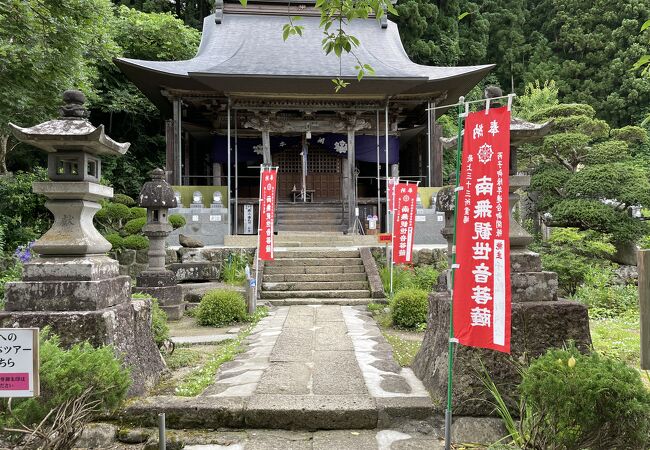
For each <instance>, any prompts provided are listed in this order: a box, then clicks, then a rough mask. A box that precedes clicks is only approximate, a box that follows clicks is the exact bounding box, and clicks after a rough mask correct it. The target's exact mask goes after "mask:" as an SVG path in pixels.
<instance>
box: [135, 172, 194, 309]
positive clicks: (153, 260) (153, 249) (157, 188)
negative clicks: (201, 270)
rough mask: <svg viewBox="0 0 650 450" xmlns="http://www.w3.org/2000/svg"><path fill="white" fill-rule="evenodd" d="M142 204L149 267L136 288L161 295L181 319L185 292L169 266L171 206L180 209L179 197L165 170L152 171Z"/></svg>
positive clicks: (166, 304)
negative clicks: (167, 255)
mask: <svg viewBox="0 0 650 450" xmlns="http://www.w3.org/2000/svg"><path fill="white" fill-rule="evenodd" d="M138 203H139V206H141V207H142V208H147V223H146V225H145V226H144V227H143V228H142V232H143V233H144V235H145V236H147V237H148V238H149V252H148V256H149V267H148V268H147V270H145V271H143V272H141V273H140V275H138V277H137V280H136V281H137V287H136V288H135V291H137V292H142V293H146V294H150V295H151V296H153V297H154V298H157V299H158V301H159V302H160V306H161V308H162V309H164V310H165V312H166V313H167V316H168V317H169V318H170V319H172V320H178V319H180V318H181V317H182V316H183V309H184V305H183V293H182V289H181V287H180V286H178V284H177V282H176V275H174V272H172V271H171V270H167V268H166V267H165V256H166V254H167V253H166V251H165V239H166V238H167V236H169V233H171V232H172V226H171V225H170V223H169V208H176V207H177V200H176V195H175V193H174V190H173V189H172V187H171V186H170V185H169V184H168V183H167V182H166V181H165V172H164V171H163V170H162V169H154V170H153V171H152V172H151V181H148V182H146V183H145V184H144V186H142V190H141V191H140V196H139V198H138Z"/></svg>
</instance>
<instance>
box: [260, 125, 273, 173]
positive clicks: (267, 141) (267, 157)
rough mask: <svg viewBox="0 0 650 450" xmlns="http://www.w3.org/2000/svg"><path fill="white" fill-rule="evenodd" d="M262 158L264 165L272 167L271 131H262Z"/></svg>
mask: <svg viewBox="0 0 650 450" xmlns="http://www.w3.org/2000/svg"><path fill="white" fill-rule="evenodd" d="M262 157H263V158H264V164H268V165H271V132H270V130H269V129H268V128H267V129H263V130H262Z"/></svg>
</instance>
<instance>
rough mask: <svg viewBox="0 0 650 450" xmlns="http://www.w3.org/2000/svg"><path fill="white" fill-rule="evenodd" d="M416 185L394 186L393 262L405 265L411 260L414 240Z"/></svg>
mask: <svg viewBox="0 0 650 450" xmlns="http://www.w3.org/2000/svg"><path fill="white" fill-rule="evenodd" d="M417 196H418V185H417V184H407V183H397V184H396V185H395V195H394V199H395V215H394V216H393V262H394V263H395V264H406V263H410V262H411V261H412V260H413V241H414V240H415V208H416V206H415V201H416V198H417Z"/></svg>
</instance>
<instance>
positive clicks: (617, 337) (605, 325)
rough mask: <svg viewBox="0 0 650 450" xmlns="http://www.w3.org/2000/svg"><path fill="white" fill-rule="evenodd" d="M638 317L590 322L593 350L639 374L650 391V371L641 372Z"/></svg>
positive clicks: (630, 316) (631, 316)
mask: <svg viewBox="0 0 650 450" xmlns="http://www.w3.org/2000/svg"><path fill="white" fill-rule="evenodd" d="M639 327H640V324H639V316H638V314H636V315H629V316H623V317H614V318H608V319H596V320H592V321H591V322H590V329H591V340H592V343H593V346H594V349H595V350H596V351H597V352H599V353H601V354H603V355H606V356H610V357H612V358H615V359H618V360H620V361H623V362H624V363H625V364H627V365H628V366H630V367H633V368H635V369H637V370H639V371H640V372H641V379H642V380H643V381H644V383H645V385H646V386H647V387H648V388H649V389H650V371H648V370H645V371H644V370H641V369H640V365H641V356H640V355H641V340H640V329H639Z"/></svg>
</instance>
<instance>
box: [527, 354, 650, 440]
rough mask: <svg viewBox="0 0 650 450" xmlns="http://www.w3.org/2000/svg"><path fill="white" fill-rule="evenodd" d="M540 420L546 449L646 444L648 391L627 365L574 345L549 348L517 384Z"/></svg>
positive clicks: (649, 429) (649, 430)
mask: <svg viewBox="0 0 650 450" xmlns="http://www.w3.org/2000/svg"><path fill="white" fill-rule="evenodd" d="M519 389H520V391H521V396H522V401H523V402H525V405H526V408H530V409H531V410H532V411H533V414H535V415H536V417H537V418H539V425H538V426H539V428H538V430H537V432H538V433H540V434H541V435H542V436H545V437H546V439H547V442H548V443H549V444H550V445H549V446H548V447H546V448H566V449H582V448H591V449H609V448H645V446H646V445H647V444H648V443H649V436H650V391H648V390H647V389H646V388H645V387H644V386H643V383H642V381H641V379H640V376H639V373H638V372H637V371H636V370H635V369H633V368H631V367H628V366H626V365H625V364H624V363H622V362H620V361H617V360H614V359H610V358H607V357H602V356H600V355H598V354H597V353H593V354H590V355H583V354H581V353H580V352H579V351H578V350H576V349H575V348H569V349H567V350H549V351H548V352H547V353H546V354H545V355H544V356H542V357H540V358H538V359H537V360H536V361H534V362H533V363H532V364H531V365H530V366H529V367H528V368H527V369H525V370H524V373H523V379H522V382H521V385H520V386H519Z"/></svg>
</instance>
